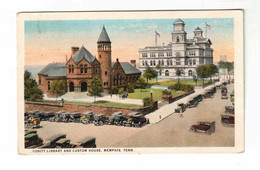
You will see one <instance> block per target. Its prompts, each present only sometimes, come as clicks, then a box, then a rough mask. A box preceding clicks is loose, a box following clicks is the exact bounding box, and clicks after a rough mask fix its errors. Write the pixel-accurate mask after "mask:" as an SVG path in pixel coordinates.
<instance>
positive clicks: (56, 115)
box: [49, 110, 66, 122]
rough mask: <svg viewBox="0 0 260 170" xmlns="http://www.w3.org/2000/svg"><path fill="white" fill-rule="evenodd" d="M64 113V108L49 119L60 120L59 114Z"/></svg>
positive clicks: (52, 120)
mask: <svg viewBox="0 0 260 170" xmlns="http://www.w3.org/2000/svg"><path fill="white" fill-rule="evenodd" d="M62 113H66V111H65V110H62V111H58V112H55V113H54V116H53V117H51V118H50V119H49V121H50V122H59V121H60V120H61V118H60V115H61V114H62Z"/></svg>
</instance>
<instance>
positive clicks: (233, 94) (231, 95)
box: [230, 90, 235, 103]
mask: <svg viewBox="0 0 260 170" xmlns="http://www.w3.org/2000/svg"><path fill="white" fill-rule="evenodd" d="M230 101H231V102H232V103H233V102H234V101H235V93H234V90H233V91H232V93H230Z"/></svg>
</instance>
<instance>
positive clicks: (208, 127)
mask: <svg viewBox="0 0 260 170" xmlns="http://www.w3.org/2000/svg"><path fill="white" fill-rule="evenodd" d="M215 124H216V122H215V121H214V122H198V124H196V125H192V126H191V127H190V131H192V132H204V133H206V134H207V135H210V134H212V133H213V132H215Z"/></svg>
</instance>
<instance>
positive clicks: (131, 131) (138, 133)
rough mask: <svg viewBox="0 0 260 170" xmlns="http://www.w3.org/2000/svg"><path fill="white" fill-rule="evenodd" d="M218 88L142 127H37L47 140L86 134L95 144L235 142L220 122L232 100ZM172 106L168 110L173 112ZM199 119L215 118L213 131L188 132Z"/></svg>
mask: <svg viewBox="0 0 260 170" xmlns="http://www.w3.org/2000/svg"><path fill="white" fill-rule="evenodd" d="M227 88H228V94H230V93H231V92H232V91H233V88H234V84H230V85H227ZM220 91H221V90H220V89H218V90H217V92H216V93H215V94H214V97H213V98H210V99H204V100H203V101H202V102H200V103H199V104H198V106H197V107H195V108H188V109H187V110H186V111H185V112H184V113H183V117H180V115H179V114H178V113H174V114H169V113H168V115H169V116H168V117H163V118H162V120H161V121H159V122H157V123H152V124H149V125H146V126H144V127H142V128H133V127H122V126H114V125H104V126H94V125H93V124H90V125H84V124H81V123H56V122H41V126H42V128H39V129H38V135H39V136H40V137H41V138H43V139H44V140H46V139H48V138H49V137H51V136H53V135H56V134H59V133H64V134H66V135H67V139H70V140H71V143H76V142H78V141H79V140H81V139H83V138H85V137H87V136H95V137H96V144H97V147H181V146H183V147H185V146H195V147H196V146H197V147H198V146H234V127H224V126H223V125H222V123H221V115H222V114H225V106H226V105H231V102H230V99H229V98H228V99H227V100H225V99H221V92H220ZM176 102H178V101H176ZM173 110H174V109H172V110H171V109H170V110H168V112H171V113H172V112H173ZM159 111H160V109H159V110H158V112H159ZM198 121H216V131H215V132H214V133H213V134H211V135H206V134H205V133H194V132H190V131H189V128H190V126H192V125H194V124H197V122H198Z"/></svg>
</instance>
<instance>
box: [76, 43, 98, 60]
mask: <svg viewBox="0 0 260 170" xmlns="http://www.w3.org/2000/svg"><path fill="white" fill-rule="evenodd" d="M83 58H84V59H86V60H87V61H88V62H89V63H92V62H93V61H94V60H95V57H94V56H93V55H92V54H91V53H90V52H89V51H88V50H87V49H86V48H85V47H84V46H82V47H81V48H80V49H79V50H78V51H77V52H76V53H75V55H74V56H73V60H74V61H75V63H79V62H80V61H81V60H83Z"/></svg>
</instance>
